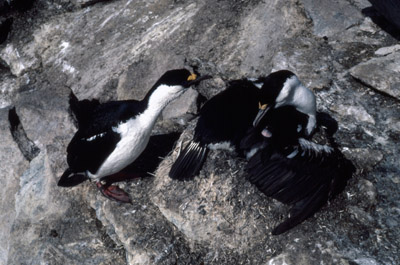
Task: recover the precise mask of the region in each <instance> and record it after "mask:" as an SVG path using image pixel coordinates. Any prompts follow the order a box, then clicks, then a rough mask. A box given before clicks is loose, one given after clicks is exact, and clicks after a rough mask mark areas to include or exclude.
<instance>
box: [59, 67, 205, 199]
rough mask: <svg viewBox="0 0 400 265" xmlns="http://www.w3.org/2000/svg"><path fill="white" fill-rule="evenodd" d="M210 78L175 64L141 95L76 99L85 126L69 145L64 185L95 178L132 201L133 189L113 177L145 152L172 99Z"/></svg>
mask: <svg viewBox="0 0 400 265" xmlns="http://www.w3.org/2000/svg"><path fill="white" fill-rule="evenodd" d="M206 78H209V76H203V77H197V76H196V75H195V74H191V73H190V72H189V71H188V70H186V69H179V70H171V71H167V72H166V73H165V74H164V75H163V76H161V78H160V79H159V80H158V81H157V82H156V83H155V85H154V86H153V87H152V88H151V89H150V91H149V92H148V93H147V94H146V96H145V97H144V99H143V100H141V101H136V100H125V101H111V102H107V103H104V104H100V103H99V102H98V101H88V100H84V101H80V102H75V103H74V102H72V103H73V104H72V105H71V109H72V110H73V112H74V113H75V116H76V118H77V121H78V128H79V129H78V131H77V132H76V134H75V135H74V137H73V138H72V140H71V142H70V143H69V145H68V148H67V152H68V155H67V162H68V165H69V168H68V169H67V170H65V172H64V174H63V175H62V176H61V178H60V180H59V182H58V185H59V186H63V187H71V186H75V185H78V184H80V183H81V182H83V181H85V180H87V179H91V180H94V181H96V183H97V187H98V188H99V190H100V191H101V192H102V194H103V195H104V196H106V197H108V198H110V199H114V200H117V201H121V202H130V198H129V195H128V194H127V193H126V192H124V191H123V190H122V189H120V188H118V187H117V186H112V185H111V182H112V181H109V180H112V179H114V178H117V179H118V178H121V176H118V173H119V172H121V170H122V169H124V168H125V167H127V166H128V165H130V164H131V163H132V162H133V161H135V159H136V158H138V156H139V155H140V154H141V153H142V151H143V150H144V149H145V147H146V145H147V143H148V141H149V138H150V134H151V131H152V129H153V127H154V124H155V122H156V120H157V118H158V116H159V115H160V113H161V112H162V110H163V109H164V108H165V107H166V106H167V104H168V103H169V102H170V101H172V100H173V99H175V98H177V97H179V96H180V95H181V94H182V93H183V92H184V91H185V90H186V89H187V88H189V87H190V86H192V85H194V84H197V83H199V82H200V81H201V80H204V79H206ZM102 181H105V183H104V184H103V183H102Z"/></svg>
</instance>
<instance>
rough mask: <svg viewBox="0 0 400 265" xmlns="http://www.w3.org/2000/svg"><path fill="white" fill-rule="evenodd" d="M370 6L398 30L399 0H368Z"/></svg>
mask: <svg viewBox="0 0 400 265" xmlns="http://www.w3.org/2000/svg"><path fill="white" fill-rule="evenodd" d="M368 1H369V2H370V3H371V4H372V6H373V7H374V8H375V9H376V10H377V11H378V12H379V13H380V14H381V15H382V16H384V17H385V18H386V20H388V21H389V22H390V23H392V24H393V25H394V26H396V27H397V29H398V30H400V1H399V0H368Z"/></svg>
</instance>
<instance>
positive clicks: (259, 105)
mask: <svg viewBox="0 0 400 265" xmlns="http://www.w3.org/2000/svg"><path fill="white" fill-rule="evenodd" d="M267 107H268V104H264V105H261V102H258V108H259V109H260V110H265V109H266V108H267Z"/></svg>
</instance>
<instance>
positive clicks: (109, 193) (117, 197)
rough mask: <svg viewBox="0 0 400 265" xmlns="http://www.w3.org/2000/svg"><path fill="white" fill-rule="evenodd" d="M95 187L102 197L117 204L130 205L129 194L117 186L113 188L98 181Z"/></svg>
mask: <svg viewBox="0 0 400 265" xmlns="http://www.w3.org/2000/svg"><path fill="white" fill-rule="evenodd" d="M96 185H97V188H98V189H99V190H100V192H101V194H103V196H104V197H106V198H108V199H110V200H114V201H118V202H123V203H132V200H131V198H130V197H129V194H128V193H126V192H125V191H124V190H122V189H120V188H119V187H118V186H113V185H110V184H107V183H106V184H102V183H101V182H100V181H99V182H97V183H96Z"/></svg>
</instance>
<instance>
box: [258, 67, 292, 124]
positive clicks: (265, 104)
mask: <svg viewBox="0 0 400 265" xmlns="http://www.w3.org/2000/svg"><path fill="white" fill-rule="evenodd" d="M293 76H295V74H294V73H292V72H291V71H289V70H280V71H277V72H273V73H271V74H269V75H268V76H267V77H264V78H260V79H259V81H261V82H262V84H263V85H262V87H261V91H260V97H259V103H258V108H259V109H260V110H259V113H258V114H257V117H256V118H255V120H254V122H253V124H254V126H256V125H257V123H258V122H259V120H260V119H261V118H262V117H263V116H264V115H265V114H266V113H267V112H268V110H269V109H271V108H274V106H275V104H276V99H277V98H278V96H279V95H280V93H281V91H282V88H283V87H284V85H285V83H286V81H287V80H288V79H290V78H291V77H293Z"/></svg>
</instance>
